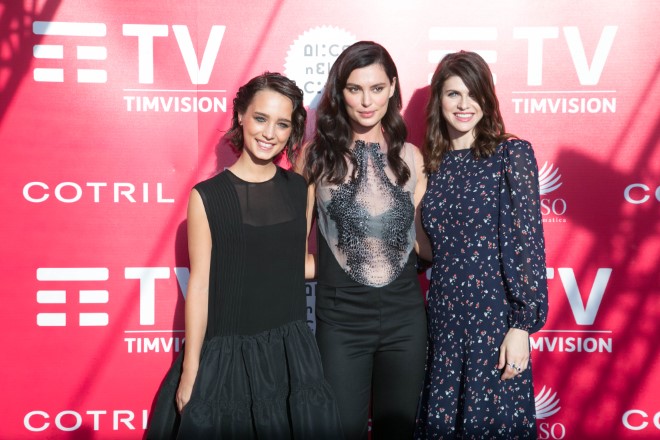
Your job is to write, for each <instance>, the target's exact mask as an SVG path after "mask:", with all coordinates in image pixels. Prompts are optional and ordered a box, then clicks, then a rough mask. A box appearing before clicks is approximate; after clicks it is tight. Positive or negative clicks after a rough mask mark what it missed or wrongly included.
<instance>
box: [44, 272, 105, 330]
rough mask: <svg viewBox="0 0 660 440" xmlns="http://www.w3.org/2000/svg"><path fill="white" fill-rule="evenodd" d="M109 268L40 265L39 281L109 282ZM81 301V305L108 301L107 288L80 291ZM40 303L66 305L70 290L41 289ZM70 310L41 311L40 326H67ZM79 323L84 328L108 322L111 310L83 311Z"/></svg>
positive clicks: (103, 324)
mask: <svg viewBox="0 0 660 440" xmlns="http://www.w3.org/2000/svg"><path fill="white" fill-rule="evenodd" d="M108 278H109V274H108V269H107V268H105V267H68V268H59V267H57V268H56V267H40V268H38V269H37V280H39V281H44V282H51V281H54V282H59V281H66V282H70V281H107V280H108ZM78 302H79V303H80V304H107V303H108V291H107V290H87V289H84V290H83V289H80V290H79V291H78ZM37 303H39V304H66V303H67V291H66V290H64V289H57V290H51V289H48V290H39V291H37ZM66 321H67V319H66V313H62V312H56V313H53V312H48V313H37V325H38V326H39V327H64V326H66V325H67V322H66ZM78 325H80V326H81V327H97V326H107V325H108V314H107V313H79V314H78Z"/></svg>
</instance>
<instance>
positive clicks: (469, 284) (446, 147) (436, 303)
mask: <svg viewBox="0 0 660 440" xmlns="http://www.w3.org/2000/svg"><path fill="white" fill-rule="evenodd" d="M425 153H426V159H427V165H426V166H427V171H428V172H429V181H428V188H427V192H426V194H425V195H424V198H423V200H422V219H423V223H424V227H425V229H426V231H427V232H428V234H429V236H430V238H431V245H432V246H431V247H432V250H433V268H432V274H431V285H430V289H429V296H428V319H429V359H428V367H427V372H426V383H425V387H424V393H423V398H422V411H421V417H420V419H419V421H418V425H417V431H416V437H417V438H418V439H440V438H444V439H454V438H456V439H458V438H460V439H515V438H517V439H533V438H536V424H535V408H534V387H533V383H532V369H531V360H530V345H529V334H530V333H532V332H535V331H537V330H539V329H540V328H541V327H542V326H543V324H544V322H545V319H546V316H547V311H548V302H547V301H548V296H547V282H546V268H545V249H544V238H543V224H542V220H541V212H540V199H539V188H538V187H539V184H538V170H537V165H536V159H535V157H534V151H533V150H532V146H531V145H530V144H529V142H527V141H524V140H521V139H517V138H515V137H513V136H512V135H509V134H507V133H506V132H505V130H504V122H503V121H502V116H501V115H500V111H499V104H498V101H497V97H496V95H495V87H494V84H493V79H492V74H491V72H490V69H489V68H488V65H487V64H486V63H485V61H484V60H483V59H482V58H481V57H480V56H479V55H477V54H476V53H472V52H459V53H453V54H449V55H447V56H445V58H443V59H442V61H441V62H440V64H439V65H438V67H437V69H436V71H435V74H434V75H433V79H432V81H431V99H430V101H429V104H428V109H427V134H426V140H425Z"/></svg>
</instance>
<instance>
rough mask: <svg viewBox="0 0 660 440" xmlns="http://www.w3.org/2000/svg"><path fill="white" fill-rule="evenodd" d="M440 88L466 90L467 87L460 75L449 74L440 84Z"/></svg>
mask: <svg viewBox="0 0 660 440" xmlns="http://www.w3.org/2000/svg"><path fill="white" fill-rule="evenodd" d="M442 90H457V91H461V90H462V91H467V90H468V88H467V86H466V85H465V83H464V82H463V80H462V79H461V77H460V76H456V75H454V76H450V77H449V78H447V79H446V80H445V82H444V83H443V84H442Z"/></svg>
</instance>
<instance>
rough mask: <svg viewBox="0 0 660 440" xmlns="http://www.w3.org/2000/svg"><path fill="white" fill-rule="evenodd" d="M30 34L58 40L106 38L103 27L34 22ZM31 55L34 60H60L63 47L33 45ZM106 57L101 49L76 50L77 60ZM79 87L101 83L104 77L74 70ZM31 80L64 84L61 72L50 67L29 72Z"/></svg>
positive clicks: (102, 73)
mask: <svg viewBox="0 0 660 440" xmlns="http://www.w3.org/2000/svg"><path fill="white" fill-rule="evenodd" d="M32 32H33V33H34V34H35V35H45V36H60V37H89V38H100V37H105V35H106V32H107V30H106V26H105V24H103V23H65V22H49V21H35V22H34V23H32ZM33 55H34V57H35V58H37V59H56V60H57V59H59V60H61V59H64V46H63V45H61V44H35V45H34V47H33ZM107 57H108V51H107V49H106V47H105V46H98V45H94V46H87V45H85V46H82V45H81V46H76V58H77V59H78V60H94V61H102V60H105V59H106V58H107ZM77 74H78V75H77V79H78V82H79V83H105V82H107V81H108V73H107V72H106V71H105V70H103V69H78V70H77ZM33 75H34V80H35V81H38V82H64V69H61V68H53V67H37V68H35V69H34V72H33Z"/></svg>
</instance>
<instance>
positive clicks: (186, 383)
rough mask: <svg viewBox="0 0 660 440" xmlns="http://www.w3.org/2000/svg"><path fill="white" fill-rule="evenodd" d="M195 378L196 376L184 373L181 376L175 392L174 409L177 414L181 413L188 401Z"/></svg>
mask: <svg viewBox="0 0 660 440" xmlns="http://www.w3.org/2000/svg"><path fill="white" fill-rule="evenodd" d="M195 376H196V374H186V373H185V372H184V373H183V374H181V379H180V380H179V388H178V389H177V390H176V407H177V409H178V410H179V413H181V412H182V411H183V408H184V407H185V406H186V404H187V403H188V401H189V400H190V395H191V394H192V389H193V385H194V384H195Z"/></svg>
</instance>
